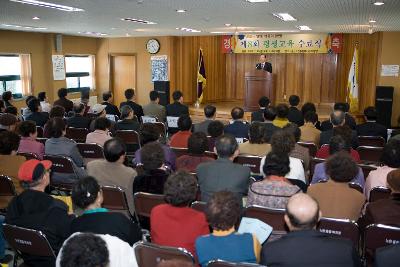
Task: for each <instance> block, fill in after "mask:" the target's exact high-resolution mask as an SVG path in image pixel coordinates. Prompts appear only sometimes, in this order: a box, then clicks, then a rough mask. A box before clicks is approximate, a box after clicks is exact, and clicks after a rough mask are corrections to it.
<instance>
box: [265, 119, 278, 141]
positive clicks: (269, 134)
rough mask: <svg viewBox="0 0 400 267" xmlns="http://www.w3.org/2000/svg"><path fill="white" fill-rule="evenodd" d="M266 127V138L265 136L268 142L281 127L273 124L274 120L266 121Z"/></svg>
mask: <svg viewBox="0 0 400 267" xmlns="http://www.w3.org/2000/svg"><path fill="white" fill-rule="evenodd" d="M264 127H265V131H264V138H265V141H266V142H268V143H269V142H270V141H271V137H272V135H273V134H274V133H275V132H276V131H278V130H280V129H281V128H279V127H277V126H275V125H273V124H272V122H264Z"/></svg>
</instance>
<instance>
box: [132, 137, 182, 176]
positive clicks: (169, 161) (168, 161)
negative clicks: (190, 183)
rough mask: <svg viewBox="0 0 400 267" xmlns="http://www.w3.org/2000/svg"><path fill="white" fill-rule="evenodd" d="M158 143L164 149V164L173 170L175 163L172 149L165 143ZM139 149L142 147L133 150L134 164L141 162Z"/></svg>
mask: <svg viewBox="0 0 400 267" xmlns="http://www.w3.org/2000/svg"><path fill="white" fill-rule="evenodd" d="M160 145H161V147H162V149H163V150H164V156H165V165H166V166H168V168H170V169H171V170H173V171H174V170H175V169H176V165H175V161H176V155H175V153H174V151H172V149H171V148H170V147H169V146H167V145H163V144H161V143H160ZM141 150H142V149H139V150H137V151H136V152H135V158H134V159H133V164H135V165H136V164H139V163H142V155H141Z"/></svg>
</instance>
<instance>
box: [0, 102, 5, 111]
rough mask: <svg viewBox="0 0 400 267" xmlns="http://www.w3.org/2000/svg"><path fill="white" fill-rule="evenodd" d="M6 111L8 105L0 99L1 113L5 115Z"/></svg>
mask: <svg viewBox="0 0 400 267" xmlns="http://www.w3.org/2000/svg"><path fill="white" fill-rule="evenodd" d="M5 110H6V105H5V104H4V101H3V100H1V99H0V113H4V112H5Z"/></svg>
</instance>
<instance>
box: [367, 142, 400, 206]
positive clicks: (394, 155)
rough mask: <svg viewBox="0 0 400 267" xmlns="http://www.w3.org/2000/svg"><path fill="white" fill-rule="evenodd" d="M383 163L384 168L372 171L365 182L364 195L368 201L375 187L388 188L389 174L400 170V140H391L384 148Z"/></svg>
mask: <svg viewBox="0 0 400 267" xmlns="http://www.w3.org/2000/svg"><path fill="white" fill-rule="evenodd" d="M381 163H382V166H378V167H377V168H376V170H373V171H371V172H370V173H369V175H368V177H367V179H366V181H365V190H364V194H365V196H366V197H367V199H369V193H370V192H371V190H372V189H373V188H374V187H378V186H383V187H387V179H386V178H387V175H388V173H389V172H391V171H393V170H395V169H398V168H400V140H389V142H388V143H387V144H386V145H385V147H384V148H383V153H382V157H381Z"/></svg>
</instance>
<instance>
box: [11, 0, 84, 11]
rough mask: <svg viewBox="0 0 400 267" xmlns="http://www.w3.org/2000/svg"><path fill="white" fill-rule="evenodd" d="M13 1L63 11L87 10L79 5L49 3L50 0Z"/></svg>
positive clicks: (13, 0)
mask: <svg viewBox="0 0 400 267" xmlns="http://www.w3.org/2000/svg"><path fill="white" fill-rule="evenodd" d="M10 1H11V2H16V3H21V4H27V5H34V6H40V7H47V8H53V9H58V10H61V11H68V12H78V11H85V10H83V9H81V8H77V7H72V6H64V5H59V4H54V3H49V2H43V1H37V0H10Z"/></svg>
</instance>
